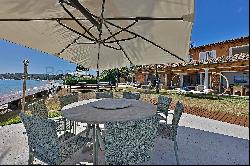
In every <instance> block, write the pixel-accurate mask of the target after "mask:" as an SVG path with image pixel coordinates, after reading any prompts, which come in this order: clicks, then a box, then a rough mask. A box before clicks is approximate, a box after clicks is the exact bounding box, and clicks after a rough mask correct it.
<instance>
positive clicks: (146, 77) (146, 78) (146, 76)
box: [144, 73, 148, 84]
mask: <svg viewBox="0 0 250 166" xmlns="http://www.w3.org/2000/svg"><path fill="white" fill-rule="evenodd" d="M147 80H148V73H145V80H144V82H145V84H147V83H148V81H147Z"/></svg>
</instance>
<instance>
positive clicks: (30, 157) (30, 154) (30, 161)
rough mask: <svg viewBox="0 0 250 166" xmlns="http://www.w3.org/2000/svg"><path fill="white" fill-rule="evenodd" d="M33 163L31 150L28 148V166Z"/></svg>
mask: <svg viewBox="0 0 250 166" xmlns="http://www.w3.org/2000/svg"><path fill="white" fill-rule="evenodd" d="M33 162H34V156H33V152H32V149H30V148H29V160H28V165H33Z"/></svg>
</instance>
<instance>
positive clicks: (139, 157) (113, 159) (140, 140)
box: [102, 116, 159, 165]
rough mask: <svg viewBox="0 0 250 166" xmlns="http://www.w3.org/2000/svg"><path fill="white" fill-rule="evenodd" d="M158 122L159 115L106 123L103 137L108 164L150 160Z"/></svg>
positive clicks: (135, 162) (125, 163) (126, 163)
mask: <svg viewBox="0 0 250 166" xmlns="http://www.w3.org/2000/svg"><path fill="white" fill-rule="evenodd" d="M158 124H159V117H158V116H153V117H151V118H147V119H144V120H132V121H125V122H107V123H105V124H104V130H103V132H102V138H103V146H104V149H105V152H104V153H105V162H106V164H111V165H128V164H138V163H143V162H146V161H148V160H149V159H150V150H152V149H153V146H154V139H155V138H156V136H157V135H156V134H157V127H158Z"/></svg>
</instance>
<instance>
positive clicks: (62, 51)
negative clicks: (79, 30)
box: [58, 26, 94, 55]
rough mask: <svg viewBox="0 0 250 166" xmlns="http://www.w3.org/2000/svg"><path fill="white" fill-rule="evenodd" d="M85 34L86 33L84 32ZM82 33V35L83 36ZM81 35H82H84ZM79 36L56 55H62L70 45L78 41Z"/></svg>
mask: <svg viewBox="0 0 250 166" xmlns="http://www.w3.org/2000/svg"><path fill="white" fill-rule="evenodd" d="M93 27H94V26H91V27H90V28H89V29H88V30H90V29H91V28H93ZM85 33H86V32H85ZM85 33H84V34H85ZM84 34H83V35H84ZM80 37H81V36H78V37H77V38H76V39H75V40H74V41H73V42H72V43H70V44H69V45H67V47H65V48H64V49H62V51H61V52H60V53H58V55H60V54H62V53H63V52H64V51H65V50H66V49H67V48H69V47H70V46H71V45H73V44H74V43H76V42H77V40H78V39H80ZM77 44H78V43H77Z"/></svg>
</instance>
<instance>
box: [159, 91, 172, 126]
mask: <svg viewBox="0 0 250 166" xmlns="http://www.w3.org/2000/svg"><path fill="white" fill-rule="evenodd" d="M171 102H172V98H170V97H167V96H164V95H159V96H158V102H157V114H159V115H160V116H161V120H165V121H166V123H167V117H168V114H172V113H169V112H168V111H169V106H170V104H171ZM162 113H163V114H164V116H165V117H164V116H162Z"/></svg>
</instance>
